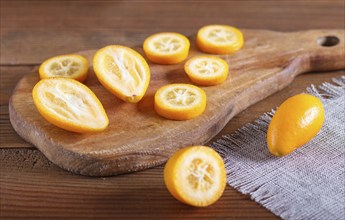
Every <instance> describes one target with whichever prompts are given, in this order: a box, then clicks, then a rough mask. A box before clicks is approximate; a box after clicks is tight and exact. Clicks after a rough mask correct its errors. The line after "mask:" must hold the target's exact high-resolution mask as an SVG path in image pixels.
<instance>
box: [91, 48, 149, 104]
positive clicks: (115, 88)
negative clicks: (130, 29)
mask: <svg viewBox="0 0 345 220" xmlns="http://www.w3.org/2000/svg"><path fill="white" fill-rule="evenodd" d="M93 69H94V71H95V73H96V76H97V78H98V80H99V81H100V83H101V84H102V85H103V86H104V87H105V88H106V89H107V90H108V91H109V92H111V93H112V94H114V95H115V96H117V97H118V98H120V99H122V100H124V101H126V102H131V103H136V102H139V101H140V100H141V99H142V97H143V96H144V95H145V93H146V90H147V87H148V85H149V82H150V68H149V66H148V64H147V62H146V60H145V59H144V58H143V57H142V56H141V55H140V54H139V53H138V52H136V51H135V50H133V49H131V48H129V47H125V46H120V45H110V46H106V47H104V48H102V49H100V50H99V51H97V53H96V54H95V56H94V58H93Z"/></svg>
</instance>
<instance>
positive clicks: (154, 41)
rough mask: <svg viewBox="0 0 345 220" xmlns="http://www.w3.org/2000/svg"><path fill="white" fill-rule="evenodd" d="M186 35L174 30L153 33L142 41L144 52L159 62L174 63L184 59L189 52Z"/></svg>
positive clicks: (152, 59)
mask: <svg viewBox="0 0 345 220" xmlns="http://www.w3.org/2000/svg"><path fill="white" fill-rule="evenodd" d="M189 47H190V43H189V40H188V38H187V37H185V36H184V35H182V34H179V33H174V32H164V33H158V34H154V35H152V36H150V37H148V38H147V39H146V40H145V41H144V45H143V48H144V52H145V54H146V56H147V58H148V59H149V60H151V61H152V62H154V63H159V64H176V63H180V62H182V61H184V60H185V59H186V58H187V56H188V53H189Z"/></svg>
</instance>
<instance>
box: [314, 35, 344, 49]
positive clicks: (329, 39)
mask: <svg viewBox="0 0 345 220" xmlns="http://www.w3.org/2000/svg"><path fill="white" fill-rule="evenodd" d="M339 41H340V40H339V38H338V37H336V36H325V37H319V38H318V39H317V40H316V43H317V44H318V45H320V46H322V47H333V46H335V45H337V44H338V43H339Z"/></svg>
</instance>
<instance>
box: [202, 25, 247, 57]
mask: <svg viewBox="0 0 345 220" xmlns="http://www.w3.org/2000/svg"><path fill="white" fill-rule="evenodd" d="M196 43H197V45H198V47H199V48H200V50H202V51H204V52H206V53H213V54H230V53H234V52H236V51H238V50H239V49H241V48H242V46H243V35H242V32H241V31H240V30H238V29H237V28H234V27H231V26H227V25H208V26H204V27H202V28H201V29H200V30H199V31H198V34H197V37H196Z"/></svg>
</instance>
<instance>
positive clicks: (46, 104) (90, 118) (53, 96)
mask: <svg viewBox="0 0 345 220" xmlns="http://www.w3.org/2000/svg"><path fill="white" fill-rule="evenodd" d="M32 97H33V100H34V103H35V105H36V108H37V110H38V111H39V113H40V114H41V115H42V116H43V117H44V118H45V119H46V120H47V121H49V122H50V123H52V124H54V125H56V126H58V127H60V128H62V129H65V130H68V131H73V132H78V133H85V132H93V131H101V130H104V129H105V128H106V127H107V126H108V123H109V121H108V117H107V115H106V113H105V111H104V108H103V106H102V104H101V102H100V101H99V100H98V98H97V97H96V95H95V94H94V93H93V92H92V91H91V90H90V89H89V88H88V87H87V86H85V85H84V84H82V83H80V82H78V81H76V80H73V79H66V78H50V79H42V80H40V81H39V82H38V83H37V84H36V85H35V87H34V88H33V91H32Z"/></svg>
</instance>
